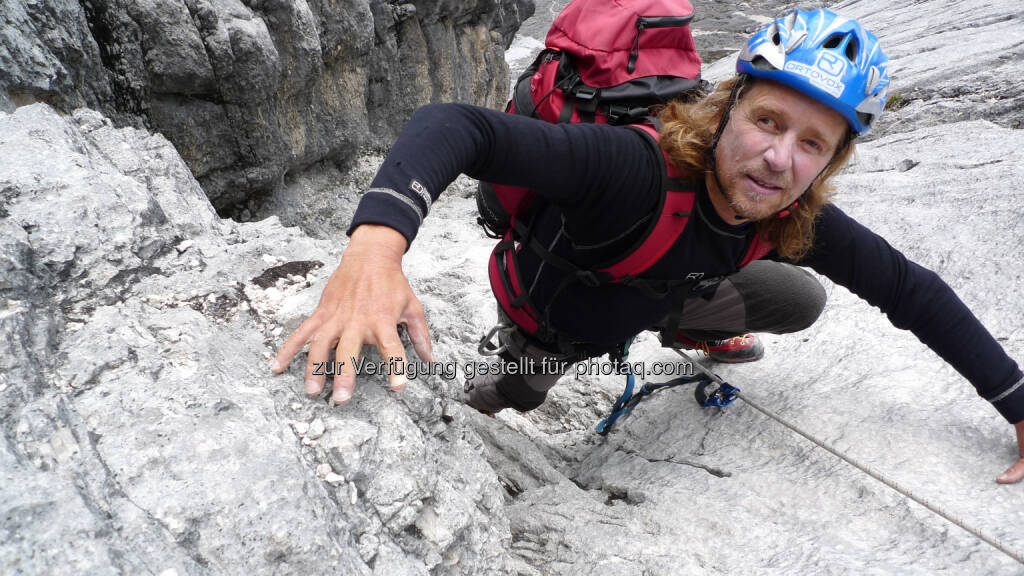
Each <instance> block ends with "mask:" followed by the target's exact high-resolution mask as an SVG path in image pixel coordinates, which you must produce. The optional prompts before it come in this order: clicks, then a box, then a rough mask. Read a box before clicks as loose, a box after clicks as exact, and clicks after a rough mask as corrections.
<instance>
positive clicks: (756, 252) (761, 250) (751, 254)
mask: <svg viewBox="0 0 1024 576" xmlns="http://www.w3.org/2000/svg"><path fill="white" fill-rule="evenodd" d="M773 248H775V247H774V246H772V245H771V244H769V243H768V242H765V240H764V239H763V238H761V235H760V234H755V235H754V241H753V242H751V243H750V248H748V249H747V255H746V256H744V257H743V261H742V262H740V268H743V267H744V266H746V265H747V264H750V263H751V262H753V261H755V260H760V259H761V258H764V257H765V256H767V255H768V253H769V252H771V251H772V249H773Z"/></svg>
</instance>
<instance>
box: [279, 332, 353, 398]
mask: <svg viewBox="0 0 1024 576" xmlns="http://www.w3.org/2000/svg"><path fill="white" fill-rule="evenodd" d="M289 340H290V339H289ZM336 341H337V339H336V338H332V337H330V336H329V335H327V334H325V333H324V332H323V331H320V332H317V333H316V334H314V335H313V338H312V340H310V343H309V359H308V360H307V361H306V379H305V383H306V394H309V395H311V396H315V395H317V394H319V393H320V391H321V390H323V389H324V380H326V379H327V374H337V372H338V370H337V369H336V367H337V366H340V364H339V363H338V362H335V363H334V364H332V365H330V366H328V365H327V360H328V357H329V356H330V353H331V347H332V346H334V343H335V342H336ZM336 360H338V361H340V360H341V359H340V358H337V359H336Z"/></svg>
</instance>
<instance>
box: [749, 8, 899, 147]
mask: <svg viewBox="0 0 1024 576" xmlns="http://www.w3.org/2000/svg"><path fill="white" fill-rule="evenodd" d="M888 65H889V59H888V58H887V57H886V56H885V53H883V52H882V48H881V46H879V45H878V39H877V38H875V35H874V34H872V33H870V32H868V31H867V30H864V29H863V28H861V27H860V24H858V23H857V21H856V20H850V19H848V18H843V17H841V16H838V15H836V14H835V13H834V12H831V11H829V10H814V11H811V12H808V11H804V10H797V11H795V12H793V13H791V14H789V15H788V16H786V17H784V18H780V19H778V20H776V21H774V22H772V23H771V24H769V25H767V26H765V27H764V28H762V29H761V30H759V31H758V32H757V33H756V34H754V36H753V37H752V38H751V39H750V41H749V42H747V46H746V48H744V49H743V52H742V53H741V54H740V57H739V60H738V61H737V62H736V72H737V73H739V74H749V75H751V76H754V77H756V78H767V79H769V80H775V81H777V82H781V83H783V84H785V85H787V86H789V87H790V88H793V89H795V90H799V91H800V92H802V93H804V94H806V95H808V96H810V97H811V98H814V99H815V100H818V101H820V102H822V103H824V104H826V105H827V106H829V107H830V108H832V109H833V110H835V111H836V112H839V113H840V114H842V115H843V117H844V118H846V121H847V122H849V123H850V127H851V128H852V129H853V132H854V133H856V134H863V133H864V132H867V131H868V130H870V129H871V125H872V124H873V123H874V121H875V120H876V119H877V118H878V117H879V116H881V115H882V109H883V108H884V107H885V99H886V95H887V92H888V89H889V73H888V70H887V68H888Z"/></svg>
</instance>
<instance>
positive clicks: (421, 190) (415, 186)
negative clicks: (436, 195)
mask: <svg viewBox="0 0 1024 576" xmlns="http://www.w3.org/2000/svg"><path fill="white" fill-rule="evenodd" d="M409 190H412V191H413V192H415V193H416V194H417V195H419V197H420V198H422V199H423V205H424V206H426V207H427V212H430V205H431V204H432V203H433V199H431V198H430V192H427V187H426V186H424V185H423V183H421V182H420V181H419V180H416V179H413V181H412V182H409Z"/></svg>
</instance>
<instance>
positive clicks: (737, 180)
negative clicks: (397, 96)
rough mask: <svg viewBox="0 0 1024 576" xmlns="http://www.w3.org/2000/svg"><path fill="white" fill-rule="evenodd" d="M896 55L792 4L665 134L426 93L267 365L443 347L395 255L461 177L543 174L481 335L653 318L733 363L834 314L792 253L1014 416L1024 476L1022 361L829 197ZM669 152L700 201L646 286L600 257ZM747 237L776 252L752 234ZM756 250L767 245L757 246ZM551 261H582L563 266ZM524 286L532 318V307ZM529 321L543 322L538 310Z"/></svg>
mask: <svg viewBox="0 0 1024 576" xmlns="http://www.w3.org/2000/svg"><path fill="white" fill-rule="evenodd" d="M886 68H887V60H886V57H885V55H884V54H883V53H882V50H881V48H880V47H879V45H878V42H877V40H876V38H875V37H874V36H873V35H872V34H870V33H868V32H866V31H864V30H863V29H862V28H861V27H860V25H859V24H858V23H857V22H855V21H853V20H848V19H844V18H841V17H838V16H836V15H835V14H834V13H832V12H830V11H828V10H816V11H812V12H803V11H797V12H794V13H792V14H790V15H788V16H786V17H784V18H781V19H779V20H776V21H774V22H772V23H770V24H769V25H767V26H766V27H765V28H763V29H761V30H760V31H758V32H757V33H755V35H754V36H753V37H752V38H751V40H750V41H749V42H748V44H747V46H746V48H745V49H744V51H743V52H742V53H741V55H740V57H739V60H738V63H737V76H736V77H735V78H732V79H730V80H728V81H726V82H723V83H721V84H720V85H719V86H717V87H716V89H715V90H714V91H713V92H712V93H710V94H709V95H707V96H706V97H705V98H703V99H701V100H700V101H698V102H696V103H692V104H683V103H679V102H674V103H672V104H670V105H668V106H666V107H665V108H664V109H663V110H662V111H661V112H660V114H659V120H660V124H661V127H660V129H659V130H658V134H657V136H656V138H655V137H652V136H651V135H650V134H649V133H646V132H645V131H644V130H640V129H637V128H629V127H618V126H616V127H613V126H607V125H597V124H571V125H566V124H557V125H556V124H549V123H545V122H539V121H536V120H531V119H529V118H524V117H522V116H516V115H511V114H503V113H499V112H495V111H490V110H486V109H482V108H477V107H473V106H468V105H459V104H442V105H430V106H425V107H423V108H421V109H419V110H418V111H417V112H416V113H415V114H414V115H413V117H412V119H411V120H410V122H409V124H408V125H407V126H406V128H405V130H404V131H403V132H402V135H401V136H400V137H399V139H398V140H397V141H396V142H395V144H394V146H393V148H392V150H391V152H390V153H389V155H388V157H387V159H386V160H385V161H384V163H383V164H382V166H381V168H380V170H379V172H378V174H377V176H376V177H375V179H374V181H373V182H372V184H371V187H370V188H369V189H368V190H367V193H366V194H365V196H364V198H363V200H362V201H361V202H360V204H359V207H358V209H357V211H356V214H355V216H354V217H353V222H352V225H351V228H350V229H349V235H350V243H349V245H348V248H347V249H346V251H345V253H344V256H343V258H342V261H341V263H340V264H339V266H338V268H337V270H336V271H335V272H334V273H333V274H332V276H331V278H330V280H329V281H328V283H327V286H326V288H325V289H324V292H323V294H322V296H321V299H320V302H319V304H318V306H317V309H316V310H315V312H314V313H313V315H312V316H310V317H309V318H308V319H306V321H305V322H303V323H302V324H301V325H300V326H299V327H298V329H296V330H295V332H293V333H292V334H291V336H290V337H289V338H288V339H287V341H286V342H285V343H284V345H283V346H282V347H281V349H280V351H279V352H278V354H277V356H276V358H275V359H274V360H273V361H272V364H271V370H272V371H273V372H275V373H280V372H282V371H284V369H285V368H286V367H287V366H288V364H289V363H290V362H291V360H292V358H293V357H294V356H295V355H296V354H297V353H298V352H299V351H300V350H301V349H302V347H303V346H304V345H305V344H307V343H309V344H310V349H309V356H308V360H307V368H306V384H305V387H306V392H307V393H308V394H319V393H320V391H321V390H322V388H323V385H324V377H323V376H320V375H314V374H313V373H312V368H311V367H312V366H313V364H314V363H315V362H324V361H326V360H328V356H329V353H330V351H331V350H332V349H334V350H335V351H336V358H342V359H347V358H350V357H358V356H359V354H360V351H361V349H362V347H363V345H365V344H369V345H374V346H376V347H377V348H378V349H379V351H380V354H381V356H382V357H384V358H391V357H397V358H403V359H404V358H405V350H404V347H403V344H402V340H401V338H400V337H399V334H398V331H397V330H396V325H398V324H404V325H405V326H406V329H407V332H408V335H409V338H410V339H411V341H412V344H413V347H414V349H415V351H416V354H417V355H418V356H419V357H420V358H421V359H424V360H426V361H432V360H433V357H432V350H431V342H430V335H429V333H428V329H427V323H426V320H425V316H424V311H423V307H422V306H421V304H420V303H419V301H418V299H417V298H416V296H415V294H414V293H413V291H412V289H411V287H410V286H409V284H408V281H407V280H406V278H405V276H404V274H403V272H402V267H401V260H402V255H403V254H404V252H405V250H406V249H407V247H408V245H409V243H410V242H412V240H413V238H414V237H415V235H416V231H417V229H418V227H419V225H420V223H421V222H422V219H423V218H424V217H425V216H426V214H427V213H428V211H429V209H430V206H431V203H432V202H433V201H434V200H436V199H437V197H438V195H439V194H440V193H441V191H443V190H444V189H445V188H446V187H447V186H448V185H449V184H450V183H451V182H452V181H454V179H455V178H456V177H457V176H458V174H459V173H466V174H468V175H470V176H472V177H474V178H478V179H480V180H485V181H488V182H494V183H497V184H507V185H515V186H523V187H526V188H529V189H530V190H533V191H535V192H536V193H537V194H538V195H539V196H541V197H542V198H543V199H544V202H545V205H544V207H543V209H542V210H540V211H539V212H538V213H537V214H536V215H535V216H534V217H533V219H532V223H531V224H530V228H531V230H530V231H529V233H530V234H532V235H533V237H532V238H533V239H532V240H531V241H530V242H529V246H526V245H524V246H526V248H524V249H522V250H520V251H519V256H518V262H517V263H516V264H515V266H516V282H517V283H518V285H519V286H520V287H524V286H525V287H526V296H523V297H522V298H517V300H519V301H518V302H515V303H514V304H517V305H518V306H515V305H512V306H508V304H509V303H508V302H504V303H503V304H505V305H503V306H502V307H501V309H500V310H499V316H500V317H502V319H503V320H505V322H504V323H503V328H502V329H501V330H499V331H498V332H499V335H500V336H499V341H498V343H497V344H496V347H497V349H496V350H491V349H490V348H487V347H485V346H482V350H483V351H485V352H487V351H494V352H499V353H500V354H501V355H503V356H504V357H505V358H506V359H516V358H521V357H524V356H528V357H530V358H534V359H536V363H537V364H538V365H540V364H541V362H542V360H545V359H546V360H576V359H579V358H583V357H587V356H593V355H599V354H603V353H605V352H609V351H611V350H614V349H615V347H616V346H618V345H620V344H621V343H622V342H624V341H626V340H628V339H630V338H632V337H633V336H635V335H636V334H638V333H639V332H642V331H644V330H649V329H655V330H658V331H659V332H660V333H661V335H662V341H663V343H664V344H665V345H667V346H682V347H690V348H694V347H699V348H703V349H708V350H709V351H713V352H716V353H717V354H718V355H719V356H718V357H719V359H723V360H736V359H740V360H752V359H756V358H757V357H759V355H760V354H761V351H762V346H761V344H760V342H758V341H757V339H756V337H754V336H752V335H750V334H749V333H752V332H772V333H779V334H781V333H788V332H794V331H797V330H801V329H804V328H806V327H807V326H809V325H810V324H811V323H813V322H814V321H815V320H816V319H817V317H818V315H819V314H820V312H821V310H822V308H823V306H824V298H825V295H824V291H823V289H822V287H821V286H820V284H819V283H818V282H817V280H815V279H814V278H813V277H812V276H811V275H810V274H808V273H807V272H805V271H803V270H802V269H801V268H799V267H798V266H800V267H808V268H811V269H813V270H815V271H816V272H818V273H820V274H822V275H824V276H826V277H828V278H829V279H831V280H832V281H834V282H835V283H837V284H839V285H842V286H844V287H846V288H848V289H849V290H850V291H852V292H853V293H855V294H857V295H858V296H860V297H861V298H863V299H865V300H866V301H868V302H869V303H870V304H872V305H875V306H877V307H879V308H880V309H881V310H882V311H883V312H885V313H886V314H887V315H888V317H889V319H890V320H891V321H892V323H893V325H895V326H896V327H899V328H902V329H907V330H910V331H912V332H913V333H914V334H915V335H916V336H917V337H918V338H919V339H920V340H921V341H922V342H923V343H925V344H926V345H928V346H929V347H930V348H931V349H932V350H934V351H935V352H936V353H937V354H938V355H939V356H940V357H942V358H943V359H944V360H946V361H947V362H948V363H950V364H951V365H952V366H953V367H954V368H956V369H957V370H958V371H959V372H960V374H962V375H963V376H964V377H965V378H966V379H967V380H968V381H969V382H971V383H972V384H973V385H974V386H975V388H976V389H977V391H978V394H979V395H981V396H982V397H983V398H985V399H987V400H988V401H989V402H991V403H992V405H993V406H994V407H995V408H996V410H997V411H999V413H1000V414H1001V415H1002V416H1003V417H1004V418H1006V419H1007V421H1008V422H1010V423H1011V424H1015V426H1016V435H1017V441H1018V448H1019V450H1020V459H1019V460H1018V461H1017V462H1016V463H1015V464H1014V465H1013V466H1011V467H1010V468H1009V469H1008V470H1006V471H1005V472H1004V473H1003V474H1001V475H1000V476H999V477H998V478H997V481H998V482H1001V483H1011V482H1018V481H1020V480H1021V479H1022V478H1024V375H1022V373H1021V370H1020V369H1019V368H1018V366H1017V364H1016V363H1015V362H1014V361H1013V360H1012V359H1011V358H1009V356H1008V355H1007V354H1006V352H1005V351H1004V350H1003V349H1002V347H1001V346H1000V345H999V344H998V342H996V340H995V339H994V338H993V337H992V336H991V335H990V334H989V333H988V331H987V330H986V329H985V328H984V327H983V326H982V325H981V323H980V322H979V321H978V320H977V318H975V316H974V315H973V314H972V313H971V312H970V311H969V310H968V309H967V308H966V306H965V305H964V304H963V303H962V302H961V301H960V300H959V298H958V297H957V296H956V295H955V294H954V293H953V291H952V289H950V288H949V286H948V285H946V284H945V282H943V281H942V280H941V279H940V278H939V277H938V275H936V274H935V273H933V272H931V271H929V270H927V269H925V268H923V267H921V266H919V265H917V264H915V263H913V262H911V261H909V260H907V259H906V257H904V256H903V255H902V254H901V253H900V252H898V251H896V250H895V249H893V248H892V247H891V246H890V245H889V244H888V243H887V242H886V241H885V240H884V239H882V238H881V237H880V236H878V235H876V234H874V233H873V232H871V231H870V230H868V229H867V228H866V227H864V226H863V225H861V224H859V223H858V222H856V221H855V220H853V219H852V218H851V217H849V216H848V215H846V214H845V213H844V212H842V211H841V210H840V209H839V208H838V207H836V206H835V205H834V204H831V203H830V202H829V198H828V194H829V190H830V185H829V179H830V178H831V177H832V175H833V174H835V173H836V172H837V171H838V170H839V169H840V168H842V166H843V165H844V164H845V163H846V161H847V160H848V159H849V158H850V155H851V154H852V151H853V147H854V139H855V137H856V136H857V135H859V134H862V133H864V132H866V131H867V130H868V129H869V128H870V127H871V125H872V123H874V122H875V121H877V119H878V117H879V115H880V114H881V112H882V109H883V107H884V103H885V98H886V93H887V86H888V81H889V78H888V74H887V70H886ZM659 147H660V149H659ZM663 154H664V156H663ZM666 156H667V157H668V159H669V161H670V164H671V165H672V166H673V167H674V168H675V169H676V170H677V171H678V172H679V173H680V174H681V175H682V176H681V177H680V179H681V180H683V183H682V184H679V183H675V184H672V186H676V187H678V186H680V185H685V186H686V187H687V188H688V189H689V191H690V192H692V194H691V196H692V197H694V198H695V199H694V201H693V205H692V208H690V209H688V210H686V211H679V212H678V213H674V214H670V216H678V217H684V215H685V217H687V218H688V223H686V224H685V228H683V229H682V231H681V233H680V235H679V236H678V239H677V240H675V241H674V242H673V243H672V244H671V245H670V246H665V249H664V250H663V251H662V253H661V254H659V255H658V259H657V261H656V262H655V263H654V264H653V265H651V266H649V267H648V268H647V269H646V270H645V272H644V273H643V274H642V275H641V278H640V281H639V282H637V283H636V284H635V285H634V283H633V282H626V281H620V280H614V281H612V280H608V279H607V278H602V277H601V276H600V275H596V276H595V275H594V274H590V272H592V269H594V268H596V267H597V266H598V264H599V263H602V262H607V261H609V259H612V260H614V258H615V257H616V256H618V255H622V254H625V253H629V252H630V250H631V248H632V247H634V246H635V245H636V244H637V243H638V242H641V241H644V240H645V238H647V237H648V236H650V235H651V233H652V230H651V228H652V227H653V226H654V224H653V223H654V222H660V221H661V220H660V219H661V218H662V215H661V214H660V213H659V211H660V210H661V207H662V206H663V205H664V200H665V198H666V194H667V192H666V188H667V187H671V186H667V185H666V178H665V177H664V176H663V171H664V170H665V169H666V164H665V157H666ZM664 218H665V219H668V220H671V218H669V216H665V217H664ZM755 243H764V244H766V245H767V246H769V247H770V250H766V251H752V249H751V246H752V245H753V244H755ZM534 245H536V246H538V248H533V246H534ZM527 248H529V249H527ZM751 254H753V255H754V257H753V261H750V262H744V260H747V259H750V257H751ZM556 261H557V262H563V263H564V262H568V263H570V265H564V266H555V265H550V264H549V263H551V262H556ZM503 262H504V261H503ZM742 264H748V265H746V266H741V265H742ZM493 265H495V262H494V261H493V260H492V266H493ZM573 266H575V267H577V268H576V270H577V272H573V271H572V267H573ZM579 270H583V271H584V273H579ZM494 278H495V276H494V274H492V286H493V285H494ZM682 281H685V282H682ZM659 288H664V290H659ZM519 290H520V288H515V287H513V291H519ZM510 293H511V291H510ZM499 300H500V294H499ZM527 301H528V303H529V307H530V310H531V311H532V312H533V315H532V316H531V315H530V314H526V315H525V316H524V315H522V314H519V311H521V310H524V309H525V308H524V306H526V304H525V302H527ZM510 311H511V313H510ZM513 315H515V316H516V317H513ZM526 318H530V319H532V321H533V322H536V324H537V325H536V326H533V325H531V326H528V327H527V326H525V324H526V320H525V319H526ZM509 320H511V321H509ZM711 348H715V350H710V349H711ZM558 376H559V375H558V374H515V375H512V374H509V375H497V376H494V377H492V378H475V379H474V380H473V381H472V383H471V384H470V386H468V387H467V388H468V389H467V397H466V402H467V403H468V404H469V405H470V406H472V407H473V408H476V409H477V410H480V411H483V412H496V411H498V410H501V409H504V408H514V409H518V410H522V411H525V410H529V409H533V408H535V407H537V406H539V405H540V403H541V402H543V401H544V399H545V397H546V394H547V391H548V389H550V388H551V386H552V385H553V384H554V382H555V381H556V380H557V378H558ZM355 380H356V378H355V372H354V370H353V369H352V367H351V366H349V365H347V364H346V365H345V366H343V367H342V373H341V375H340V376H338V377H336V378H335V381H334V390H333V397H332V398H333V401H334V402H335V403H343V402H347V401H348V400H349V399H350V398H351V397H352V394H353V391H354V388H355ZM406 383H407V380H406V379H405V377H404V376H401V375H398V374H392V375H391V377H390V385H391V387H392V388H393V389H396V390H397V389H401V388H403V387H404V386H405V385H406Z"/></svg>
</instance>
